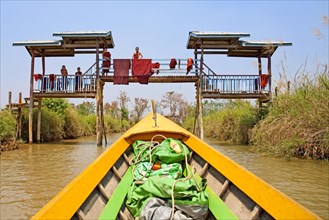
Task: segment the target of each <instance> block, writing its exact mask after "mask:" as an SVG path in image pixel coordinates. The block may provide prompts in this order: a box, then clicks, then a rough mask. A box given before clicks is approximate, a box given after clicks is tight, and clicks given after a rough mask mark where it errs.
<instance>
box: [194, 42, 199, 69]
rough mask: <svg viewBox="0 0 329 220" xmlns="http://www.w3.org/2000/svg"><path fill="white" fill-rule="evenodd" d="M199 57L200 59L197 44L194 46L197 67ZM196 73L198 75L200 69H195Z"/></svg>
mask: <svg viewBox="0 0 329 220" xmlns="http://www.w3.org/2000/svg"><path fill="white" fill-rule="evenodd" d="M197 59H198V49H197V47H196V45H195V47H194V62H195V66H196V67H197V66H198V61H197ZM195 73H196V75H198V70H195Z"/></svg>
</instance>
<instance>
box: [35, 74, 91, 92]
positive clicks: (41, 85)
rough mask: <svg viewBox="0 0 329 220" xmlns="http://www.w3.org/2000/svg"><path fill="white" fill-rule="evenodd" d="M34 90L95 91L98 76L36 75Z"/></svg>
mask: <svg viewBox="0 0 329 220" xmlns="http://www.w3.org/2000/svg"><path fill="white" fill-rule="evenodd" d="M33 91H34V92H69V93H73V92H81V93H85V92H95V91H96V76H95V75H89V74H84V75H82V76H76V75H68V76H62V75H56V74H49V75H44V76H43V75H41V74H39V75H38V76H35V82H34V86H33Z"/></svg>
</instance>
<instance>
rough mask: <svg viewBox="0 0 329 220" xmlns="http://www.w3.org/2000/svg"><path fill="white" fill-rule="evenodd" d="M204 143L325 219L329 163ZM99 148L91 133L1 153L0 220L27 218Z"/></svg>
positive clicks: (112, 138)
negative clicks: (262, 154)
mask: <svg viewBox="0 0 329 220" xmlns="http://www.w3.org/2000/svg"><path fill="white" fill-rule="evenodd" d="M119 136H120V134H117V135H113V136H110V137H109V138H108V140H111V141H112V142H113V141H114V140H116V139H117V138H118V137H119ZM112 142H111V143H112ZM207 142H208V143H210V144H211V145H212V146H214V147H215V148H216V149H218V150H219V151H220V152H222V153H223V154H225V155H227V156H229V157H230V158H232V159H233V160H234V161H236V162H237V163H239V164H241V165H242V166H244V167H246V168H247V169H248V170H250V171H251V172H253V173H254V174H256V175H257V176H259V177H260V178H262V179H263V180H265V181H266V182H269V183H270V184H272V185H273V186H275V187H276V188H278V189H279V190H281V191H283V192H284V193H286V194H287V195H289V196H290V197H292V198H294V199H295V200H296V201H298V202H300V203H301V204H303V205H304V206H306V207H308V208H309V209H310V210H312V211H313V212H315V213H316V214H318V215H320V216H321V217H323V218H325V219H329V211H328V210H329V207H328V200H329V192H328V184H329V183H328V179H329V174H328V168H329V165H328V163H323V162H321V161H312V160H297V159H296V160H291V161H287V160H284V159H278V158H270V157H264V156H260V155H258V154H255V153H252V152H250V151H249V150H248V149H249V148H248V147H246V146H225V145H224V146H223V145H221V146H219V143H218V142H216V141H214V140H207ZM111 143H109V144H111ZM104 150H105V148H102V147H96V144H95V137H87V138H80V139H77V140H66V141H63V142H61V143H54V144H33V145H24V146H21V148H20V149H19V150H16V151H8V152H3V153H2V154H1V174H0V175H1V176H0V177H1V178H0V180H1V191H0V219H27V218H31V217H32V216H33V215H34V214H35V213H36V212H37V211H38V210H39V209H40V208H41V207H42V206H44V205H45V204H46V203H47V202H48V201H49V200H50V199H51V198H53V197H54V196H55V195H56V194H57V193H58V192H59V191H60V190H62V189H63V187H64V186H66V185H67V184H68V183H69V182H70V181H71V180H73V179H74V178H75V177H76V176H77V175H78V174H79V173H80V172H81V171H82V170H84V169H85V168H86V167H87V166H88V165H89V164H90V163H91V162H92V161H93V160H95V159H96V158H97V157H98V156H99V155H100V154H101V153H102V152H103V151H104Z"/></svg>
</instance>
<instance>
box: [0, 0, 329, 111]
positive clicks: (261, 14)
mask: <svg viewBox="0 0 329 220" xmlns="http://www.w3.org/2000/svg"><path fill="white" fill-rule="evenodd" d="M323 16H328V1H327V0H326V1H313V0H312V1H158V2H154V1H3V0H1V78H0V81H1V96H0V104H1V107H4V105H5V104H7V103H8V91H12V92H13V101H14V102H17V99H18V92H20V91H21V92H23V97H28V95H29V81H30V79H29V77H30V68H31V57H30V55H29V54H28V53H27V51H26V49H25V48H24V47H17V46H16V47H13V46H12V43H13V42H16V41H24V40H56V39H60V38H56V37H53V36H52V34H53V33H54V32H60V31H87V30H110V31H112V34H113V39H114V43H115V48H114V49H113V50H110V52H111V54H112V59H113V58H131V55H132V53H133V52H134V48H135V47H136V46H139V47H140V50H141V52H142V53H143V55H144V57H145V58H154V59H155V58H168V59H169V58H171V57H176V58H188V57H193V50H187V49H186V43H187V39H188V33H189V31H225V32H246V33H250V35H251V36H250V37H249V38H241V39H242V40H243V39H245V40H265V41H268V40H273V41H286V42H292V43H293V46H291V47H280V48H279V49H278V50H277V51H276V53H275V54H274V55H273V57H272V73H273V75H274V77H275V78H278V75H279V74H278V70H279V69H278V67H279V66H280V65H281V63H282V62H283V63H284V64H285V65H287V66H288V70H287V72H288V73H289V74H290V76H291V77H293V76H294V74H295V72H296V71H297V69H298V68H299V67H300V65H302V64H304V63H305V62H306V61H307V64H308V66H307V69H308V70H310V71H313V70H315V69H316V66H317V65H318V64H323V63H328V26H326V25H324V24H323V20H322V17H323ZM317 30H318V31H321V32H322V34H323V36H322V37H321V38H319V37H317V36H316V34H315V33H318V31H317ZM285 57H286V58H285ZM94 61H95V56H94V55H76V56H75V57H73V58H46V74H47V73H58V74H59V70H60V68H61V65H62V64H65V65H66V66H67V68H68V71H69V73H70V74H73V73H74V72H75V70H76V67H77V66H81V68H82V71H84V70H86V69H87V68H88V67H89V66H90V65H92V64H93V63H94ZM205 63H206V64H207V65H208V66H210V67H211V68H212V69H213V70H215V72H217V73H219V74H258V70H257V65H256V63H257V59H251V58H229V57H226V56H223V55H221V56H220V55H208V56H205ZM263 64H266V60H264V61H263ZM265 69H266V67H265ZM35 72H36V73H37V72H41V59H40V58H37V59H36V67H35ZM313 72H314V71H313ZM273 88H274V87H273ZM120 91H126V92H127V94H128V95H129V97H130V98H131V99H133V98H134V97H144V98H148V99H156V100H160V99H161V97H162V95H163V94H164V93H165V92H167V91H176V92H178V93H183V94H184V96H185V97H186V98H187V100H188V101H189V102H193V101H194V97H195V89H194V85H193V84H149V85H139V84H130V85H128V86H117V85H114V86H113V85H112V84H109V83H107V84H106V86H105V90H104V96H105V97H104V101H105V102H108V101H113V100H115V99H116V98H117V96H118V94H119V92H120ZM87 100H88V99H86V100H85V99H78V100H72V99H70V101H71V102H74V103H81V102H82V101H87ZM89 101H91V99H89Z"/></svg>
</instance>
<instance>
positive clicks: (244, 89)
mask: <svg viewBox="0 0 329 220" xmlns="http://www.w3.org/2000/svg"><path fill="white" fill-rule="evenodd" d="M202 91H204V92H218V93H237V94H242V93H260V92H268V91H269V86H268V84H267V85H266V86H265V87H261V85H260V76H259V75H217V74H209V75H206V74H203V75H202Z"/></svg>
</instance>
